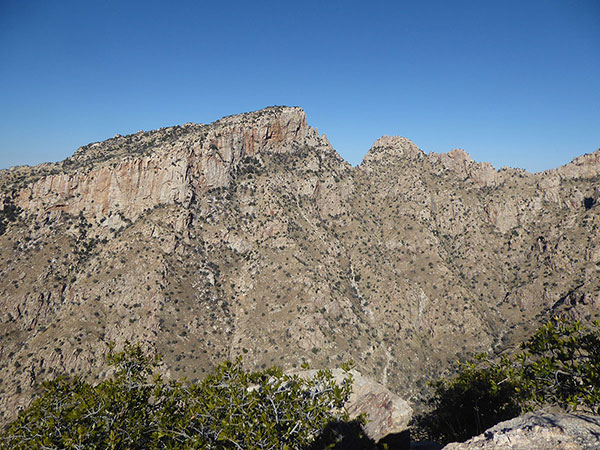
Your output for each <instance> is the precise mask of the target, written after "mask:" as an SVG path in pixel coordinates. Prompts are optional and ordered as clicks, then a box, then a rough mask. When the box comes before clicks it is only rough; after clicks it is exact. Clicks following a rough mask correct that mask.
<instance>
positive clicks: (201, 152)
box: [0, 107, 600, 418]
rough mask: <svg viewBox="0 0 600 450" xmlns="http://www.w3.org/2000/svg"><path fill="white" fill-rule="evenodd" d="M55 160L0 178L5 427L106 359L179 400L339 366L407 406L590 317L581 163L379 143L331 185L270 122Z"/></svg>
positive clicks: (187, 131) (593, 213)
mask: <svg viewBox="0 0 600 450" xmlns="http://www.w3.org/2000/svg"><path fill="white" fill-rule="evenodd" d="M71 158H73V159H72V161H71V160H70V159H69V158H67V159H66V160H65V161H71V162H68V163H65V161H63V162H60V163H54V165H42V166H35V167H33V168H27V167H19V168H17V169H15V170H13V171H12V172H11V171H10V170H8V171H1V172H0V205H1V206H0V208H1V209H0V213H2V214H4V211H9V210H12V209H11V208H13V207H15V208H19V214H18V217H17V218H16V220H9V218H8V217H3V216H0V219H2V220H4V221H5V222H6V230H5V232H4V233H3V234H1V235H0V250H1V251H0V268H2V277H0V278H1V279H0V323H1V324H2V328H3V332H2V334H1V335H0V370H2V372H3V373H5V374H7V375H6V376H3V377H2V378H3V380H2V381H1V382H0V393H1V394H2V396H1V398H0V410H2V411H3V412H4V413H5V416H4V417H5V418H6V417H10V416H12V415H14V413H15V411H16V409H17V407H18V405H22V404H25V403H26V402H27V399H28V397H29V396H30V395H31V393H32V392H33V390H34V389H35V386H37V384H38V383H39V381H40V380H42V379H44V378H47V377H50V376H53V374H54V373H57V372H62V373H82V374H86V375H87V376H88V377H90V378H92V379H94V377H99V378H101V377H103V376H104V374H105V372H104V370H105V366H104V364H103V361H102V354H103V352H104V351H105V348H106V342H108V341H116V342H117V343H123V342H124V341H125V340H134V341H140V342H141V343H142V344H143V345H145V346H146V347H147V348H152V349H155V350H156V351H159V352H161V353H163V354H164V355H165V361H166V363H167V367H168V370H169V373H168V375H169V376H173V377H179V376H183V375H186V376H188V378H192V379H193V378H197V377H201V376H202V374H203V373H205V371H206V370H207V369H210V367H212V366H213V365H214V364H216V363H217V362H218V361H220V360H222V359H225V358H234V357H237V356H242V357H243V358H244V361H245V364H246V365H247V366H248V367H249V368H252V367H255V368H259V367H263V366H266V365H272V364H280V365H282V366H283V367H284V368H286V369H292V368H294V367H295V366H298V365H299V364H301V363H302V362H310V363H311V364H312V365H313V366H318V367H331V366H335V365H336V364H339V362H340V361H344V360H347V359H350V358H351V359H354V360H355V361H356V362H357V366H358V369H359V370H360V371H361V372H362V373H364V374H365V375H367V376H372V377H374V378H376V379H377V380H379V381H380V382H382V383H383V384H384V385H386V386H387V387H389V388H390V389H392V390H394V391H395V392H397V393H400V394H402V395H405V396H407V397H408V398H409V399H411V400H412V401H413V402H418V401H419V398H420V396H421V395H423V393H425V392H426V391H427V386H426V383H425V381H426V380H428V379H432V378H435V377H436V376H439V374H441V373H446V372H447V371H449V370H451V367H452V362H453V361H455V360H456V359H457V358H458V359H465V358H468V357H469V355H472V354H474V353H476V352H479V351H501V350H503V349H507V348H509V347H510V346H511V345H514V344H515V343H517V342H519V341H520V340H521V339H522V338H523V337H524V336H526V335H527V334H528V333H529V332H530V331H532V330H533V328H535V327H534V325H535V324H536V323H541V322H543V321H544V320H545V319H547V318H548V317H551V316H552V315H553V314H564V315H571V316H573V317H579V318H582V319H584V320H593V319H594V318H596V317H598V307H599V306H600V294H599V293H600V284H599V282H598V280H599V279H600V277H598V271H599V270H600V249H599V248H598V247H597V246H596V242H597V238H598V234H599V233H600V231H599V230H600V217H599V210H598V207H597V201H598V197H599V192H598V187H597V186H598V183H597V182H598V178H599V174H600V153H599V152H596V153H593V154H591V155H584V156H582V157H578V158H576V159H575V160H574V161H573V162H572V163H569V164H567V165H565V166H561V168H557V169H554V171H547V172H542V173H538V174H530V173H528V172H526V171H524V170H521V169H504V168H503V169H500V170H496V169H494V168H493V167H492V166H491V165H490V164H489V163H476V162H473V161H472V160H471V158H470V157H469V156H468V154H466V152H464V151H461V150H453V151H450V152H449V153H442V154H436V153H429V154H426V153H424V152H423V151H421V150H420V149H419V148H418V147H417V146H416V145H415V144H414V143H412V142H411V141H410V140H408V139H407V138H401V137H397V136H396V137H385V136H384V137H382V138H380V139H378V140H377V141H376V142H375V143H374V145H373V147H372V149H371V150H369V152H368V153H367V155H365V158H364V160H363V162H362V163H361V164H360V165H358V166H355V167H353V166H351V165H350V164H349V163H347V162H346V161H344V160H343V159H342V158H341V157H340V156H339V155H338V154H337V152H336V151H335V149H333V147H332V146H331V144H330V143H329V141H328V140H327V138H326V137H325V136H324V135H319V133H318V132H317V130H316V129H315V128H312V127H310V126H309V125H308V123H307V120H306V115H305V113H304V112H303V111H302V110H301V109H300V108H297V107H272V108H267V109H266V110H261V111H256V112H252V113H246V114H242V115H234V116H228V117H225V118H223V119H221V120H219V121H217V122H214V123H213V124H209V125H196V124H185V125H183V126H175V127H166V128H163V129H160V130H156V131H151V132H138V133H136V134H133V135H129V136H117V137H115V138H112V139H109V140H107V141H102V142H99V143H92V144H89V145H87V146H84V147H81V148H80V150H78V151H77V152H76V153H75V155H74V156H73V157H71ZM10 205H12V206H11V207H10V208H9V206H10Z"/></svg>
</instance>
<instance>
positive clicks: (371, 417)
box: [296, 369, 412, 441]
mask: <svg viewBox="0 0 600 450" xmlns="http://www.w3.org/2000/svg"><path fill="white" fill-rule="evenodd" d="M316 372H317V371H316V370H308V371H303V372H297V373H296V374H297V375H299V376H301V377H314V375H315V374H316ZM332 373H333V376H334V378H335V380H336V381H337V382H338V383H340V382H341V381H342V380H343V379H344V378H346V377H347V373H346V372H344V371H343V370H342V369H334V370H332ZM349 373H350V374H352V377H353V378H354V382H353V384H352V394H351V395H350V399H349V400H348V402H347V403H346V409H347V410H348V413H349V414H350V418H351V419H352V418H355V417H357V416H359V415H360V414H366V415H367V424H366V425H365V427H364V429H365V432H366V433H367V435H368V436H369V437H370V438H371V439H373V440H374V441H379V440H380V439H381V438H383V437H385V436H387V435H389V434H396V433H401V432H403V431H405V430H407V429H408V423H409V422H410V419H411V418H412V408H411V407H410V405H409V404H408V402H407V401H406V400H403V399H402V398H400V397H399V396H398V395H396V394H394V393H393V392H391V391H390V390H389V389H387V388H386V387H385V386H383V385H381V384H380V383H378V382H377V381H375V380H373V379H372V378H369V377H364V376H363V375H361V374H360V372H358V371H356V370H351V371H350V372H349Z"/></svg>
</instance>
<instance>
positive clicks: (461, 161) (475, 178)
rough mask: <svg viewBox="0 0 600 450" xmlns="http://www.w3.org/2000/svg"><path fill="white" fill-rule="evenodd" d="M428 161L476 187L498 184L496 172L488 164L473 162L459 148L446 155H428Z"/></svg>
mask: <svg viewBox="0 0 600 450" xmlns="http://www.w3.org/2000/svg"><path fill="white" fill-rule="evenodd" d="M429 159H430V160H432V161H437V162H438V163H441V164H442V165H443V166H444V167H445V168H446V169H448V170H450V171H452V172H455V173H456V174H457V175H458V176H459V177H461V178H463V179H465V180H470V181H472V182H473V183H475V185H477V186H481V187H483V186H494V185H496V184H497V183H498V171H497V170H496V169H494V167H493V166H492V165H491V164H490V163H487V162H483V163H478V162H475V161H473V160H472V159H471V157H470V156H469V154H468V153H467V152H466V151H464V150H463V149H461V148H455V149H453V150H450V151H449V152H448V153H430V154H429Z"/></svg>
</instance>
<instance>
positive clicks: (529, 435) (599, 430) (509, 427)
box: [443, 412, 600, 450]
mask: <svg viewBox="0 0 600 450" xmlns="http://www.w3.org/2000/svg"><path fill="white" fill-rule="evenodd" d="M599 448H600V417H598V416H591V415H585V414H555V413H545V412H533V413H527V414H525V415H523V416H519V417H517V418H515V419H511V420H507V421H505V422H500V423H499V424H497V425H495V426H493V427H492V428H490V429H488V430H487V431H485V432H484V433H483V434H480V435H479V436H476V437H474V438H472V439H469V440H468V441H466V442H463V443H452V444H448V445H446V446H445V447H444V448H443V450H597V449H599Z"/></svg>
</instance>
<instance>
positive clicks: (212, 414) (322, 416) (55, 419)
mask: <svg viewBox="0 0 600 450" xmlns="http://www.w3.org/2000/svg"><path fill="white" fill-rule="evenodd" d="M108 361H109V363H110V364H111V365H112V366H113V367H114V370H115V373H114V376H113V377H112V378H111V379H107V380H105V381H103V382H101V383H99V384H97V385H95V386H92V385H90V384H89V383H87V382H85V381H83V380H82V379H80V378H74V379H73V378H58V379H56V380H53V381H50V382H46V383H45V384H44V385H43V392H42V394H41V396H40V397H39V398H38V399H37V400H35V401H34V402H33V403H32V404H31V406H30V407H29V408H27V409H26V410H25V411H23V412H22V413H21V414H19V417H18V419H17V420H16V421H15V422H13V423H12V424H10V425H9V427H8V428H7V429H6V431H5V432H4V433H3V434H2V435H1V436H0V448H2V449H9V448H10V449H23V450H24V449H28V450H30V449H86V450H87V449H132V450H133V449H140V450H141V449H144V450H146V449H290V450H291V449H301V448H308V446H310V445H313V446H314V445H316V443H318V444H319V445H320V448H329V446H333V443H334V442H335V441H336V440H337V439H338V436H337V435H336V433H335V432H334V431H332V430H333V429H332V427H331V424H332V423H340V422H342V423H343V422H346V421H347V420H348V416H347V414H346V413H345V412H344V411H343V406H344V403H345V401H346V400H347V398H348V396H349V394H350V392H351V388H352V377H351V375H350V374H348V377H347V378H345V379H344V380H343V382H342V383H341V384H338V383H336V382H335V381H334V379H333V377H332V375H331V372H329V371H319V372H318V374H317V375H316V376H315V377H314V378H312V379H301V378H299V377H297V376H289V375H284V374H283V373H282V371H281V369H279V368H273V369H269V370H265V371H262V372H256V373H249V372H245V371H244V370H242V367H241V361H240V360H238V361H236V362H225V363H222V364H221V365H219V366H218V367H217V368H216V369H215V372H214V374H212V375H210V376H208V377H207V378H206V379H205V380H204V381H202V382H201V383H199V384H185V383H182V382H174V381H169V382H167V381H165V380H164V379H163V378H162V377H161V376H160V375H158V374H157V373H156V368H157V365H158V360H157V359H153V358H150V357H148V356H146V355H145V354H144V353H143V352H142V351H141V349H140V348H139V346H132V345H128V346H127V347H126V349H125V351H123V352H121V353H114V352H112V350H111V352H110V354H109V356H108ZM358 425H360V424H358ZM323 430H327V432H326V433H323Z"/></svg>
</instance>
